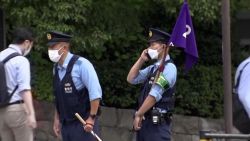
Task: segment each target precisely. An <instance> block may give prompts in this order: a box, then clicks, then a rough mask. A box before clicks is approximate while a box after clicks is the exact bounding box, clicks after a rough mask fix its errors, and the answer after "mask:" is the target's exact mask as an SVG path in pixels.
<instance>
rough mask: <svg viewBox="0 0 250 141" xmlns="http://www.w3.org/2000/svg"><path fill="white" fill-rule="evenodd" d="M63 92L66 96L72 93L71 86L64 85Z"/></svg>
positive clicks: (68, 84) (69, 84)
mask: <svg viewBox="0 0 250 141" xmlns="http://www.w3.org/2000/svg"><path fill="white" fill-rule="evenodd" d="M64 92H65V93H66V94H70V93H72V85H71V83H65V84H64Z"/></svg>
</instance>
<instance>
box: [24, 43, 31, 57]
mask: <svg viewBox="0 0 250 141" xmlns="http://www.w3.org/2000/svg"><path fill="white" fill-rule="evenodd" d="M31 48H32V45H31V44H30V45H29V48H28V49H25V50H24V53H23V56H26V55H28V54H29V53H30V51H31Z"/></svg>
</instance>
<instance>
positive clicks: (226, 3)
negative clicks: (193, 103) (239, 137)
mask: <svg viewBox="0 0 250 141" xmlns="http://www.w3.org/2000/svg"><path fill="white" fill-rule="evenodd" d="M221 13H222V15H221V17H222V58H223V86H224V92H223V93H224V120H225V132H226V133H232V127H233V124H232V123H233V122H232V121H233V120H232V83H231V82H232V78H231V44H230V31H231V30H230V0H222V8H221ZM227 141H228V140H227Z"/></svg>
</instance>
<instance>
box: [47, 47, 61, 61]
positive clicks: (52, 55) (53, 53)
mask: <svg viewBox="0 0 250 141" xmlns="http://www.w3.org/2000/svg"><path fill="white" fill-rule="evenodd" d="M61 48H62V47H61ZM61 48H60V49H58V50H48V54H49V59H50V60H51V61H52V62H55V63H57V62H58V61H59V60H60V58H61V56H62V55H63V53H62V54H61V55H59V51H60V50H61Z"/></svg>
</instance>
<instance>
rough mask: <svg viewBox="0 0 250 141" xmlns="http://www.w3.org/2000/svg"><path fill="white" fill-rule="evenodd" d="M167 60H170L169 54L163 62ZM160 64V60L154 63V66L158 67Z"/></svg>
mask: <svg viewBox="0 0 250 141" xmlns="http://www.w3.org/2000/svg"><path fill="white" fill-rule="evenodd" d="M167 60H170V56H169V54H168V55H167V56H166V58H165V61H167ZM160 64H161V60H157V62H156V63H155V65H156V66H159V65H160Z"/></svg>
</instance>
